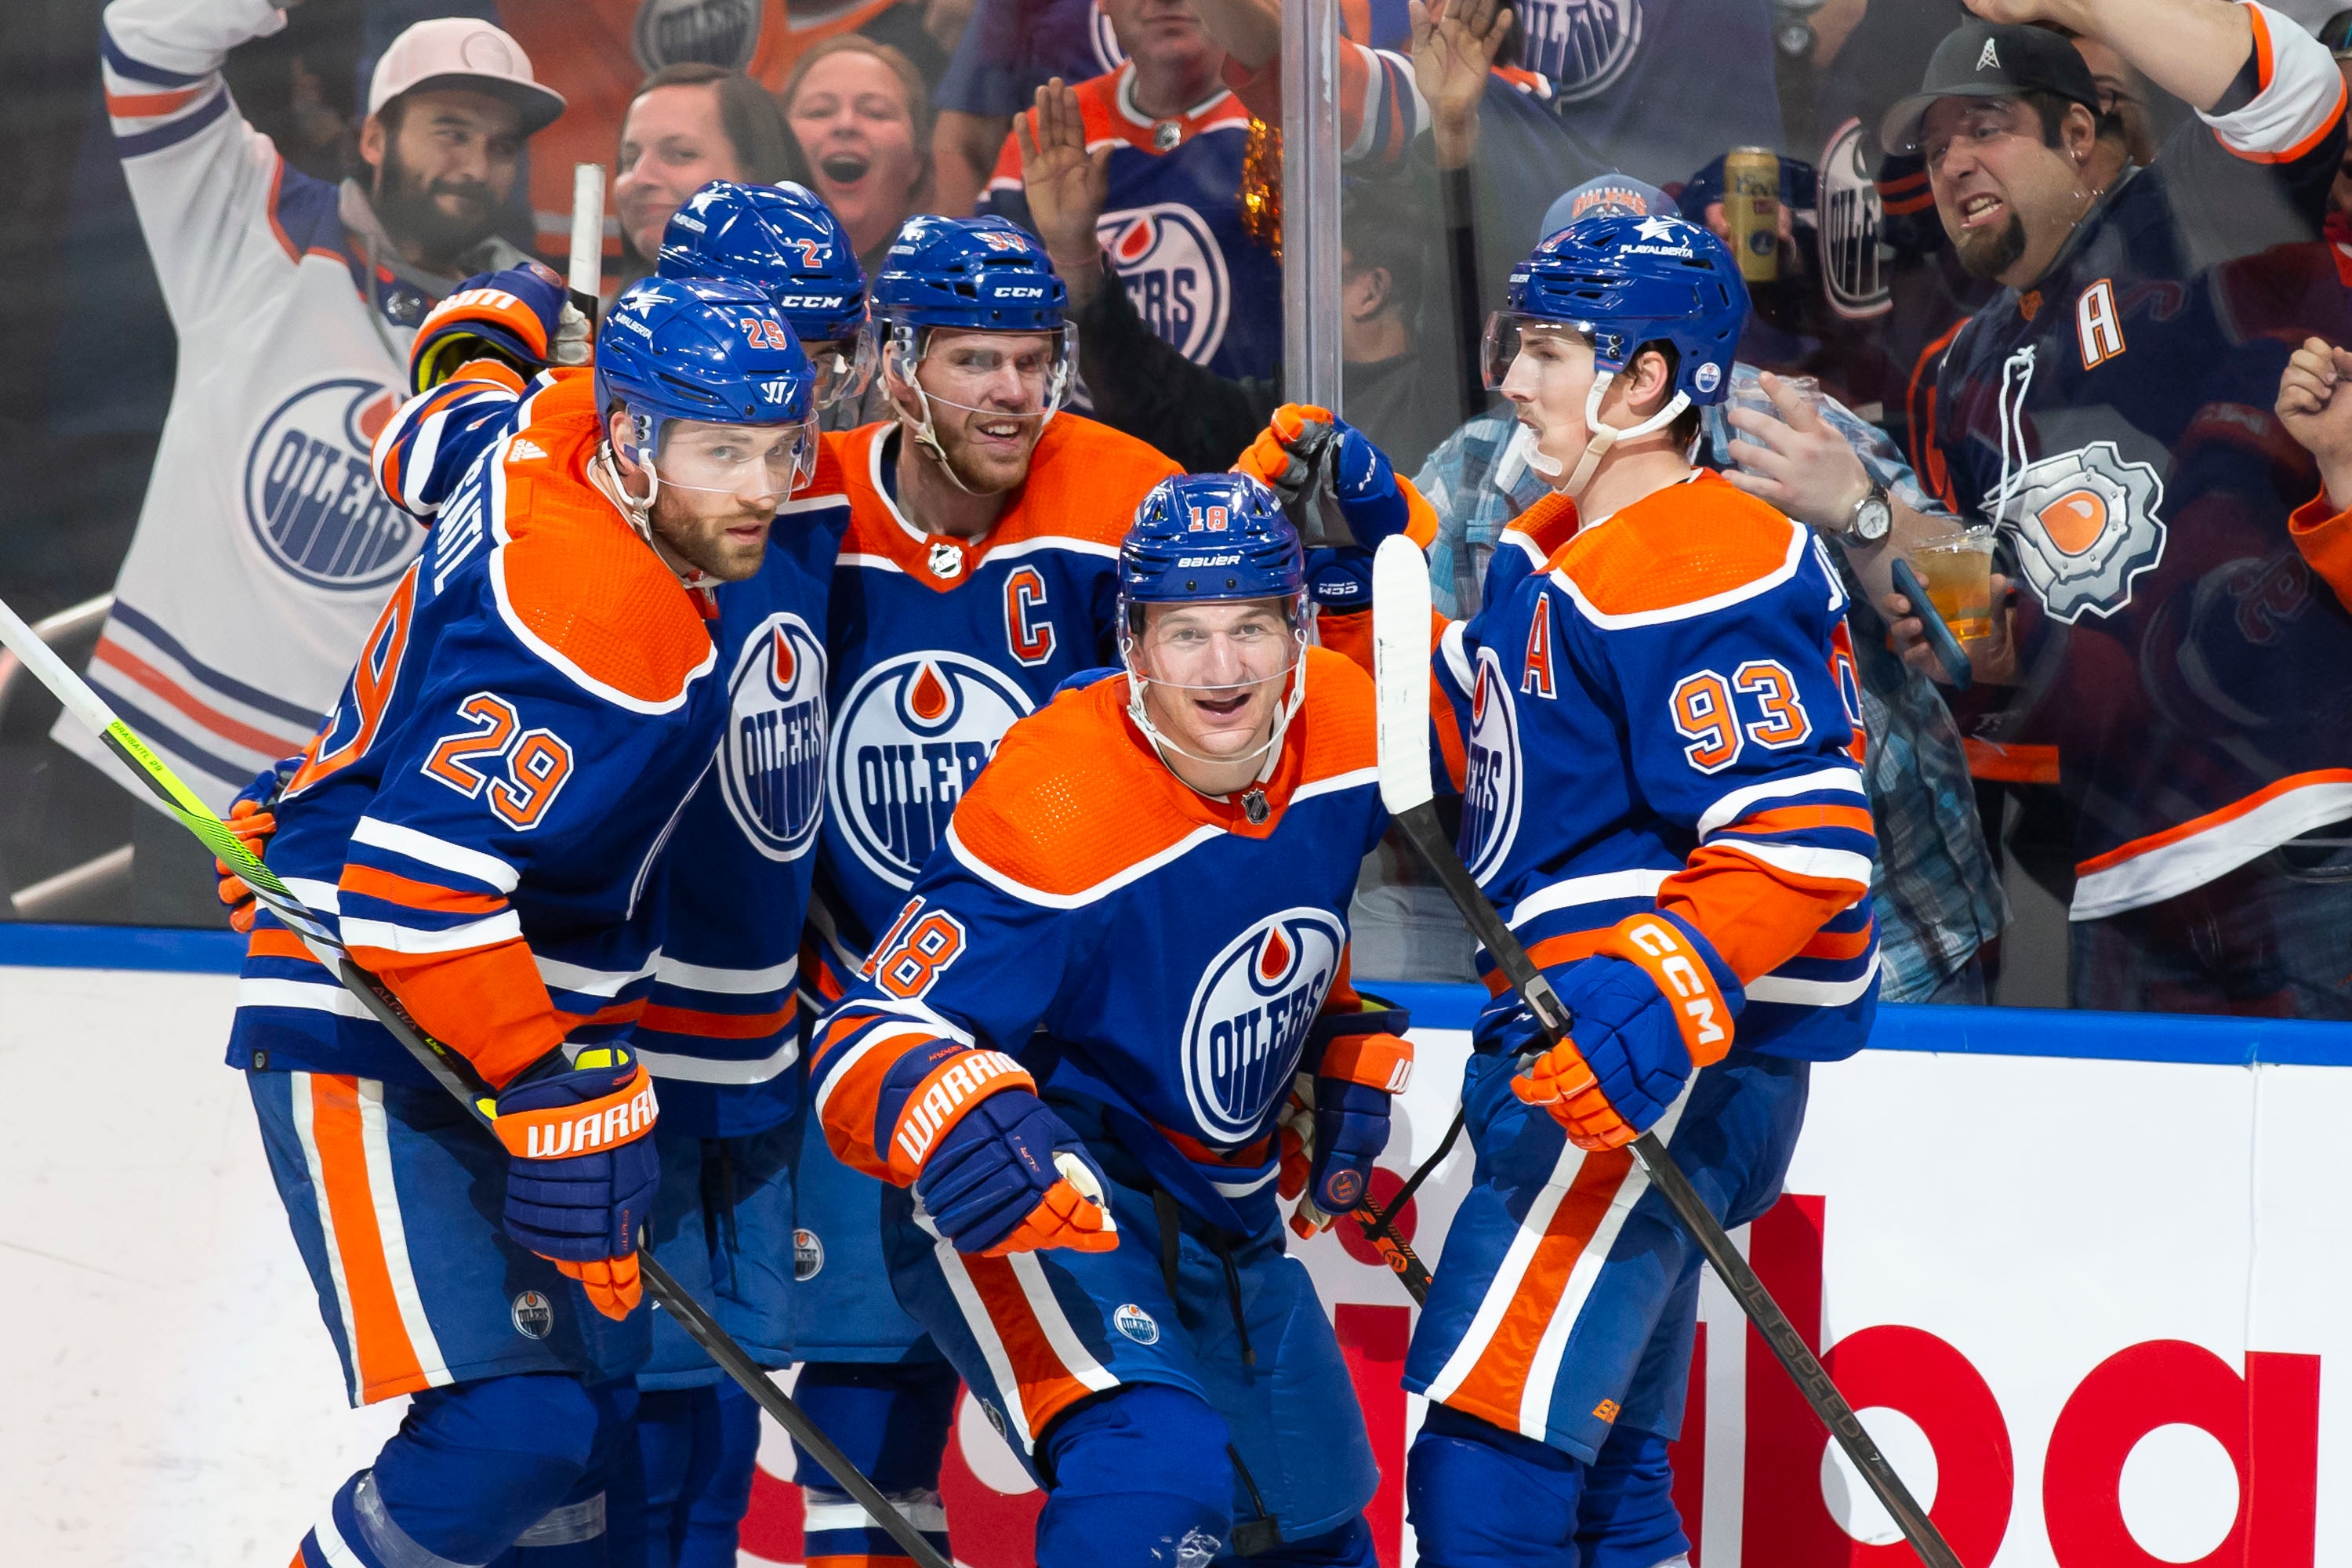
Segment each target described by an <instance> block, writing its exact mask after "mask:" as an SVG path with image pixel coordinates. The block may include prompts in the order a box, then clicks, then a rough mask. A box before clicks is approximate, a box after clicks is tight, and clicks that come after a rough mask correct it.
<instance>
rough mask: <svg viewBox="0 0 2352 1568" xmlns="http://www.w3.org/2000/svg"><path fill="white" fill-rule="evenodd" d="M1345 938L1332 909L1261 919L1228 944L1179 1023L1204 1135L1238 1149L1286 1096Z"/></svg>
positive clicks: (1191, 1096)
mask: <svg viewBox="0 0 2352 1568" xmlns="http://www.w3.org/2000/svg"><path fill="white" fill-rule="evenodd" d="M1347 943H1348V932H1347V929H1346V928H1345V927H1344V926H1342V925H1341V924H1340V923H1339V919H1338V917H1336V916H1334V915H1333V914H1331V913H1330V911H1328V910H1315V909H1306V908H1297V909H1287V910H1282V911H1281V912H1280V913H1278V914H1272V915H1267V916H1265V918H1264V919H1262V920H1260V921H1256V922H1255V924H1253V925H1252V926H1251V927H1250V928H1249V929H1248V930H1247V931H1244V932H1242V934H1241V935H1239V936H1237V937H1235V938H1234V940H1233V941H1232V942H1228V943H1227V944H1226V945H1225V948H1224V951H1223V952H1220V953H1218V954H1217V956H1216V958H1215V959H1214V960H1213V961H1212V962H1211V963H1210V964H1209V969H1208V973H1205V974H1203V975H1202V976H1201V983H1200V984H1199V985H1197V986H1195V987H1194V988H1193V991H1192V1006H1191V1007H1190V1008H1188V1009H1187V1010H1186V1012H1185V1015H1184V1038H1183V1046H1182V1051H1183V1065H1184V1100H1185V1103H1186V1104H1187V1105H1188V1106H1189V1107H1190V1108H1191V1109H1192V1118H1193V1120H1194V1121H1197V1122H1198V1123H1199V1124H1200V1126H1201V1130H1202V1132H1203V1133H1205V1134H1206V1135H1207V1136H1209V1137H1211V1138H1216V1139H1223V1140H1225V1141H1227V1142H1244V1141H1246V1140H1248V1139H1251V1138H1255V1137H1256V1136H1257V1135H1258V1133H1259V1132H1260V1131H1263V1125H1262V1124H1263V1123H1264V1121H1265V1114H1266V1112H1267V1111H1268V1110H1272V1109H1273V1107H1274V1105H1275V1102H1276V1100H1280V1099H1281V1098H1282V1097H1283V1096H1284V1095H1285V1094H1286V1093H1287V1092H1288V1091H1289V1089H1290V1079H1291V1076H1292V1074H1293V1073H1294V1072H1296V1071H1297V1066H1298V1053H1299V1051H1300V1049H1301V1047H1304V1046H1305V1044H1306V1042H1307V1030H1308V1028H1309V1027H1310V1026H1312V1025H1313V1024H1314V1022H1315V1015H1316V1014H1317V1013H1318V1011H1320V1010H1321V1008H1322V1006H1323V998H1324V997H1325V995H1327V994H1328V993H1329V992H1330V989H1331V980H1332V977H1333V976H1334V975H1336V974H1337V973H1339V954H1340V952H1341V951H1342V950H1343V949H1344V948H1345V947H1346V946H1347Z"/></svg>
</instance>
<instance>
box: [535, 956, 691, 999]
mask: <svg viewBox="0 0 2352 1568" xmlns="http://www.w3.org/2000/svg"><path fill="white" fill-rule="evenodd" d="M659 959H660V954H659V953H656V954H655V956H654V957H653V958H652V959H649V960H647V961H646V963H645V964H644V965H643V966H642V967H640V968H636V969H591V968H589V967H587V966H586V965H585V964H580V963H564V962H563V961H562V959H560V958H550V957H548V956H547V955H546V954H544V953H534V954H532V955H531V961H532V963H535V964H536V965H537V966H538V969H539V977H540V978H541V980H544V981H545V982H547V984H550V985H552V986H555V987H557V988H559V989H561V990H564V991H573V992H577V993H579V994H581V995H583V996H605V997H611V996H617V995H619V994H621V993H622V992H624V991H625V990H627V989H628V988H629V987H630V986H632V985H634V984H636V983H637V982H638V981H640V980H643V979H645V978H646V976H647V975H649V974H651V973H654V972H655V970H656V967H657V965H658V963H659Z"/></svg>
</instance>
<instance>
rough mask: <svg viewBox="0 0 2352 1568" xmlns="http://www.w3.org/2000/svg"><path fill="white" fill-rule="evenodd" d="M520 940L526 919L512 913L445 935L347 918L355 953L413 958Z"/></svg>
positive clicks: (346, 931) (346, 935)
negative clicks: (364, 951) (369, 951)
mask: <svg viewBox="0 0 2352 1568" xmlns="http://www.w3.org/2000/svg"><path fill="white" fill-rule="evenodd" d="M520 940H522V918H521V917H520V915H518V914H516V913H515V912H514V911H513V910H506V911H505V912H504V913H502V914H496V915H492V916H491V917H490V918H489V919H488V920H480V921H467V923H466V924H464V925H457V926H450V927H448V928H446V929H445V930H442V931H419V930H416V929H415V928H414V927H410V926H403V925H394V924H393V923H391V922H390V921H369V920H361V919H359V918H358V917H356V916H353V915H345V916H344V917H343V941H344V942H347V943H349V944H350V945H351V947H352V951H353V952H358V951H359V950H360V949H362V948H373V949H375V950H377V951H379V952H399V953H409V954H417V953H448V952H470V951H472V950H473V949H476V948H484V947H495V946H497V945H498V944H499V942H520Z"/></svg>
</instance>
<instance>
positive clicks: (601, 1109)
mask: <svg viewBox="0 0 2352 1568" xmlns="http://www.w3.org/2000/svg"><path fill="white" fill-rule="evenodd" d="M659 1112H660V1107H659V1106H657V1105H656V1104H655V1103H654V1083H653V1079H650V1078H648V1077H647V1076H646V1064H645V1063H643V1062H639V1063H638V1064H637V1070H636V1071H635V1072H633V1073H631V1074H630V1075H629V1079H628V1081H627V1082H626V1083H624V1084H623V1085H621V1087H620V1088H618V1089H614V1091H613V1092H612V1093H610V1094H608V1095H606V1096H604V1098H603V1099H602V1100H585V1101H583V1102H582V1103H580V1104H578V1105H560V1106H550V1107H548V1108H547V1109H546V1110H517V1111H512V1112H509V1114H507V1115H505V1116H501V1117H499V1118H498V1119H497V1120H495V1121H492V1122H491V1123H490V1128H491V1131H495V1132H496V1133H497V1134H498V1135H499V1142H501V1143H503V1144H505V1145H506V1148H507V1152H508V1153H509V1154H512V1155H513V1156H514V1157H515V1158H517V1159H519V1160H560V1159H562V1158H563V1157H564V1156H565V1155H567V1154H584V1153H586V1152H589V1151H590V1150H592V1149H611V1148H614V1147H615V1146H617V1145H619V1144H622V1143H627V1142H634V1141H635V1140H636V1139H639V1138H642V1137H644V1136H645V1135H646V1133H648V1132H650V1131H653V1130H654V1118H655V1117H656V1115H657V1114H659Z"/></svg>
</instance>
